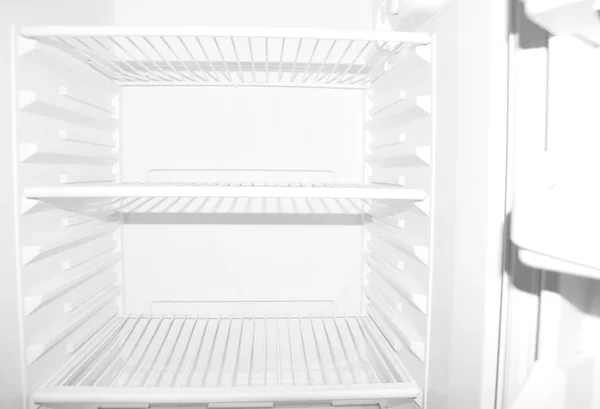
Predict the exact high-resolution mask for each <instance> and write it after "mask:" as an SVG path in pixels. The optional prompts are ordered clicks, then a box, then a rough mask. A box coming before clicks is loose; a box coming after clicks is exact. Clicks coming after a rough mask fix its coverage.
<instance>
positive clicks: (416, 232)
mask: <svg viewBox="0 0 600 409" xmlns="http://www.w3.org/2000/svg"><path fill="white" fill-rule="evenodd" d="M259 3H260V4H262V3H264V2H257V4H259ZM119 7H124V6H119ZM326 11H327V10H326V9H325V10H322V12H323V13H325V12H326ZM120 13H121V14H117V15H118V16H119V15H120V16H122V17H123V21H124V22H128V21H129V20H128V18H129V17H128V16H129V15H134V13H133V10H127V9H126V8H125V9H123V10H121V11H120ZM217 14H218V13H217ZM344 15H345V17H344V18H343V19H341V17H339V15H338V19H341V20H337V23H335V24H332V25H333V26H336V25H337V26H339V27H341V28H354V29H356V28H360V29H365V28H369V27H370V26H371V24H372V23H371V17H370V16H371V14H370V7H361V6H359V5H358V4H355V7H354V8H351V7H349V8H348V9H347V11H346V13H345V14H344ZM315 18H316V19H317V20H318V17H315ZM298 21H304V20H300V19H299V20H298ZM327 21H329V20H327ZM117 23H119V21H117ZM136 23H137V22H136ZM147 23H148V24H153V23H155V22H154V21H149V22H147ZM315 24H317V23H315ZM292 26H293V25H292ZM149 27H150V29H151V26H149ZM328 28H336V27H328ZM87 29H88V30H92V31H93V30H94V28H93V27H91V28H87ZM52 30H55V31H52ZM68 30H72V31H77V29H76V28H71V29H64V30H63V31H65V32H68ZM120 30H125V31H126V28H125V29H123V28H121V29H120ZM132 30H133V29H132ZM205 30H207V29H206V28H205ZM44 31H46V32H48V33H52V32H55V33H56V32H60V31H61V29H60V28H58V29H56V28H52V27H37V28H36V27H32V28H25V29H24V31H23V32H24V34H25V35H27V33H29V34H30V35H29V37H30V38H24V37H21V38H19V39H18V51H17V52H18V59H17V63H16V64H17V72H18V77H17V81H18V82H17V89H18V108H19V112H18V118H17V124H18V129H17V135H18V140H19V143H20V160H21V164H20V166H19V184H20V189H22V191H23V194H24V198H23V200H22V209H21V210H22V214H21V217H20V223H21V231H22V239H21V260H22V264H23V270H24V274H23V277H24V278H23V290H22V291H23V298H24V305H25V314H26V324H25V339H26V344H27V346H26V348H27V360H28V365H29V367H28V374H29V375H28V385H29V386H30V389H31V391H32V392H33V394H32V399H33V401H34V402H35V403H39V404H44V405H45V406H48V407H57V408H58V407H68V405H70V404H82V405H90V407H94V405H99V404H101V405H109V404H116V403H118V404H127V405H138V404H152V405H176V404H179V403H187V404H199V405H215V404H224V405H227V404H234V403H235V404H242V405H251V404H255V405H256V404H267V405H268V404H273V403H274V402H275V403H276V402H288V403H289V402H299V401H300V402H304V401H306V402H315V401H317V402H323V401H325V402H329V403H333V404H336V405H345V404H349V403H352V404H361V403H362V404H380V403H382V402H383V401H385V400H388V399H389V400H391V401H393V402H397V403H406V402H412V401H413V400H415V399H416V402H418V403H422V394H421V391H422V390H423V388H425V359H426V348H427V342H428V339H427V319H428V318H427V310H428V294H429V248H430V219H429V216H430V206H431V201H430V199H429V196H430V195H431V188H432V186H431V177H432V173H431V165H432V140H433V139H432V119H431V93H432V85H431V75H432V71H431V68H430V65H431V64H430V63H431V59H430V54H431V48H430V46H428V45H423V44H422V39H423V37H422V36H417V37H415V38H418V39H419V41H415V42H414V44H412V46H411V47H410V48H407V49H406V50H404V53H403V54H402V57H403V58H402V60H401V61H400V60H398V61H395V62H397V64H393V65H392V64H389V65H386V69H385V72H384V73H383V74H382V75H380V76H377V75H376V74H378V71H372V73H373V74H375V75H373V76H371V77H369V79H368V81H364V82H363V83H361V85H362V86H363V88H364V87H367V86H368V88H366V89H339V88H341V87H339V86H327V85H328V84H325V83H318V82H317V83H315V84H313V85H314V87H302V88H301V89H300V88H299V87H283V86H282V87H277V86H269V87H268V88H265V87H244V86H240V87H233V86H215V87H195V86H190V87H186V86H169V84H165V83H162V82H161V83H158V84H153V85H155V86H152V87H139V86H137V85H140V84H137V83H136V84H134V85H136V86H130V87H128V86H126V85H127V84H125V83H124V82H122V85H123V86H122V87H118V86H117V84H115V83H113V82H111V81H109V80H108V79H107V78H106V77H105V76H103V75H101V74H99V73H98V72H95V71H94V70H90V69H89V67H86V66H85V63H86V61H83V62H82V61H77V60H76V59H73V58H71V56H68V55H67V54H70V53H69V52H67V53H65V52H63V51H65V50H62V51H59V50H56V49H55V48H54V47H52V46H50V45H56V44H53V42H54V43H55V39H54V38H53V39H52V41H36V39H35V36H34V35H32V33H37V34H38V35H40V36H41V37H43V33H44ZM133 31H135V30H133ZM208 31H210V30H208ZM297 31H298V32H299V33H302V30H301V29H298V30H297ZM40 33H41V34H40ZM238 33H239V34H238V35H240V36H242V35H243V29H240V30H238ZM87 34H89V33H87V32H85V30H83V31H82V34H81V35H84V36H85V35H87ZM311 35H314V32H311ZM53 37H55V36H53ZM383 42H385V40H384V41H383ZM383 42H382V41H379V42H377V41H375V42H374V44H373V46H374V47H377V46H379V47H385V44H383ZM67 51H68V50H67ZM385 52H387V51H385V50H384V52H383V53H384V54H385ZM90 65H91V66H92V68H94V67H93V64H92V63H90ZM225 66H228V65H227V64H225ZM225 66H224V67H225ZM317 66H319V65H318V64H317ZM161 68H164V69H166V68H165V67H163V66H161ZM359 69H360V68H359ZM217 71H218V70H217ZM388 71H389V72H388ZM293 74H294V68H293V67H292V68H291V75H293ZM316 75H318V73H316ZM109 77H110V76H109ZM375 77H377V78H375ZM223 78H225V75H223ZM113 79H114V78H113ZM370 81H374V82H373V84H371V83H370ZM117 82H119V81H117ZM180 85H181V84H180ZM235 85H240V84H235ZM334 85H335V84H334ZM355 88H356V87H355ZM147 182H151V184H148V183H147ZM152 183H154V184H152ZM248 183H256V184H258V185H260V186H259V187H248ZM132 186H133V187H134V188H135V189H138V190H135V192H134V191H132V190H128V189H130V187H132ZM157 186H158V187H157ZM215 187H217V188H218V189H220V190H214V189H213V188H215ZM121 188H123V190H118V189H121ZM77 189H79V190H77ZM115 189H116V190H115ZM152 189H154V190H152ZM174 189H175V190H174ZM177 189H179V190H177ZM181 189H183V190H181ZM186 189H187V190H186ZM210 189H213V190H210ZM244 189H256V190H257V191H258V193H251V194H249V193H247V192H248V191H247V190H244ZM261 189H262V190H261ZM174 191H175V192H179V193H173V192H174ZM181 192H183V193H181ZM207 192H208V193H207ZM214 192H217V193H214ZM219 192H227V193H226V194H225V193H224V194H219ZM253 192H254V191H253ZM290 192H294V193H290ZM304 192H308V193H304ZM249 197H251V199H252V200H250V199H248V198H249ZM242 202H243V203H246V205H245V207H244V206H241V205H240V203H242ZM182 203H183V204H185V206H188V207H187V209H189V208H193V209H195V210H191V211H190V210H187V211H184V210H183V204H182ZM140 314H141V315H140ZM150 316H152V317H154V318H149V317H150ZM184 316H185V317H184ZM136 320H137V321H136ZM290 320H291V321H290ZM198 322H200V324H198ZM221 322H223V323H226V324H223V326H220V324H219V323H221ZM257 322H258V323H259V324H258V325H259V332H260V331H261V330H260V328H262V330H263V331H264V335H263V336H262V338H261V337H260V336H257V338H256V339H255V338H248V337H250V336H252V337H254V332H252V333H250V332H248V331H249V329H248V327H245V328H246V329H245V330H243V328H244V327H243V326H244V325H246V326H248V325H256V323H257ZM267 322H269V324H267ZM280 322H281V326H280ZM290 322H291V323H290ZM48 323H52V325H49V324H48ZM140 323H141V324H140ZM283 323H286V324H283ZM138 324H140V326H139V327H138ZM184 324H185V325H184ZM196 324H198V325H204V330H206V328H208V327H209V324H210V328H212V329H211V330H210V331H212V333H210V331H209V335H206V332H201V330H200V328H201V327H198V328H197V329H196V327H193V328H194V329H189V332H187V333H186V334H187V336H188V338H187V340H186V338H185V336H186V334H184V335H183V336H182V335H181V334H182V333H184V332H185V331H188V329H187V328H188V327H189V328H191V326H192V325H196ZM144 325H145V326H144ZM213 325H214V326H215V327H214V328H213ZM260 325H263V327H260ZM285 325H287V327H286V326H285ZM315 325H317V328H316V329H315ZM342 325H345V326H346V327H342V328H338V326H342ZM184 326H185V328H186V330H185V331H184V329H183V328H184ZM148 328H150V329H149V330H148ZM268 328H270V329H268ZM290 328H293V329H290ZM130 330H131V331H130ZM196 330H197V332H195V331H196ZM280 330H281V332H282V334H283V335H281V337H283V338H280V334H279V331H280ZM287 330H289V331H292V332H294V331H295V333H293V334H292V333H289V334H287V335H285V332H286V331H287ZM244 331H246V332H244ZM271 331H272V332H271ZM344 331H345V332H344ZM132 334H133V335H132ZM211 334H212V335H211ZM250 334H252V335H250ZM286 336H287V338H286ZM204 337H206V341H204V339H205V338H204ZM236 337H237V338H236ZM305 337H307V339H308V341H307V339H305ZM311 338H312V339H311ZM203 342H206V344H204V343H203ZM286 342H287V344H288V346H283V344H285V343H286ZM280 343H282V344H280ZM305 343H306V344H305ZM308 343H310V344H308ZM190 345H191V347H190ZM236 347H239V348H245V349H247V353H246V354H245V353H242V352H240V350H236ZM254 348H259V349H260V351H259V352H256V354H257V356H256V359H257V360H261V359H262V360H263V362H261V363H260V365H259V364H258V363H254V364H252V363H251V362H250V361H245V359H246V357H247V354H250V356H251V357H252V356H253V355H252V352H251V351H253V349H254ZM279 348H289V349H288V350H287V355H286V353H285V352H284V351H283V350H280V349H279ZM219 350H220V351H222V352H220V353H217V352H215V351H219ZM224 351H230V352H228V353H225V352H224ZM292 351H294V353H292ZM195 352H197V353H198V355H202V356H203V357H204V358H202V359H206V361H205V362H204V363H202V362H203V361H202V360H200V361H199V362H200V363H198V362H196V361H195V360H194V359H195V358H194V353H195ZM261 354H262V355H261ZM174 356H175V358H173V357H174ZM102 357H104V358H102ZM177 357H179V358H180V359H181V360H180V361H178V360H177ZM240 357H242V358H240ZM220 359H222V361H221V362H219V360H220ZM250 359H252V358H250ZM294 359H296V360H299V361H297V362H295V363H292V362H293V360H294ZM213 360H215V362H213ZM178 363H179V364H178ZM246 365H248V368H249V369H248V368H246V369H245V370H244V372H243V373H244V374H245V375H238V374H237V373H238V371H239V372H240V374H241V373H242V371H241V369H240V368H241V366H246ZM294 365H296V366H294ZM302 365H303V366H302ZM115 368H119V369H115ZM161 368H162V369H161ZM94 371H100V372H99V373H97V372H94ZM161 371H162V372H161ZM169 371H173V372H169ZM186 371H187V372H186ZM155 373H159V374H161V375H158V376H159V378H156V383H155V384H149V382H146V381H148V380H149V379H151V377H152V376H154V374H155ZM248 374H249V375H248ZM311 374H312V375H311ZM86 376H87V377H88V378H85V379H87V380H89V379H94V381H90V382H87V381H81V378H78V377H86ZM138 376H141V377H142V378H141V379H143V381H142V383H141V384H140V385H136V384H134V383H135V382H136V379H138V378H137V377H138ZM177 376H179V377H180V378H182V379H186V377H187V379H196V378H197V379H198V380H199V381H198V382H199V383H198V382H196V383H194V382H191V383H184V384H183V385H166V384H165V385H163V384H161V383H160V382H158V380H159V379H161V381H162V380H164V379H171V378H169V377H177ZM238 376H239V377H238ZM244 376H245V377H244ZM160 377H162V378H160ZM261 377H262V380H261V379H260V378H261ZM301 377H304V378H302V379H303V380H300V379H301ZM152 379H153V378H152ZM203 379H204V380H203ZM206 379H209V381H207V382H208V383H206V382H205V380H206ZM223 379H225V380H223ZM75 380H77V381H75ZM223 382H224V383H223ZM244 382H245V383H246V385H244ZM349 385H352V387H349ZM140 387H147V388H146V389H143V390H141V389H139V388H140ZM163 388H164V389H163Z"/></svg>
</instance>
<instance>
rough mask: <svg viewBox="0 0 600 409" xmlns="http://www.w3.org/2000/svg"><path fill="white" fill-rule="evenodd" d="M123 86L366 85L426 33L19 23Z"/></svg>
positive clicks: (426, 40) (27, 31) (25, 31)
mask: <svg viewBox="0 0 600 409" xmlns="http://www.w3.org/2000/svg"><path fill="white" fill-rule="evenodd" d="M22 34H23V35H24V36H25V37H27V38H30V39H35V40H38V41H40V42H42V43H44V44H47V45H50V46H52V47H55V48H58V49H60V50H62V51H64V52H66V53H68V54H69V55H71V56H73V57H75V58H77V59H79V60H81V61H84V62H85V63H86V64H88V65H89V66H91V67H92V68H93V69H95V70H96V71H98V72H100V73H102V74H103V75H105V76H107V77H108V78H110V79H111V80H113V81H115V82H117V83H120V84H122V85H164V84H168V85H226V86H232V85H233V86H248V85H251V86H299V87H325V88H365V87H367V86H368V85H369V84H370V83H372V82H373V81H375V80H377V79H378V78H379V77H381V76H382V75H383V74H384V73H385V72H387V71H389V70H390V69H391V68H393V67H394V66H395V65H396V64H398V62H399V61H400V60H401V58H402V57H403V56H404V55H405V54H406V52H407V51H408V50H409V49H411V48H413V47H416V46H419V45H424V44H428V43H429V42H430V38H429V36H428V35H427V34H424V33H400V32H376V31H367V30H309V29H281V28H241V27H237V28H217V27H212V28H210V27H206V28H164V27H163V28H159V27H154V28H143V27H94V26H88V27H68V26H67V27H46V26H31V27H24V28H23V29H22Z"/></svg>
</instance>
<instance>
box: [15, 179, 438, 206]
mask: <svg viewBox="0 0 600 409" xmlns="http://www.w3.org/2000/svg"><path fill="white" fill-rule="evenodd" d="M25 196H26V197H28V198H29V199H53V198H55V199H59V198H131V197H146V198H150V197H232V198H235V197H248V198H253V197H257V198H317V199H318V198H322V199H390V200H408V201H420V200H423V199H425V197H426V194H425V192H424V191H422V190H417V189H405V188H403V187H402V186H398V185H387V184H370V185H365V184H348V183H335V184H333V183H327V184H325V183H255V182H213V183H179V182H172V183H166V182H163V183H72V184H68V185H58V186H41V187H29V188H26V189H25Z"/></svg>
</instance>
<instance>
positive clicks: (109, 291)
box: [64, 275, 122, 313]
mask: <svg viewBox="0 0 600 409" xmlns="http://www.w3.org/2000/svg"><path fill="white" fill-rule="evenodd" d="M118 284H119V283H118V280H117V276H116V275H111V276H109V277H107V278H106V279H103V280H100V282H98V283H94V286H95V288H93V289H92V291H87V292H86V293H85V294H83V295H81V296H79V297H77V298H75V299H73V300H71V301H67V302H65V306H64V311H65V312H67V313H70V312H73V311H75V310H77V309H78V308H80V307H81V306H82V305H84V304H85V303H87V302H91V301H92V300H94V299H95V298H98V297H101V296H105V295H110V296H111V297H113V298H115V297H117V296H118V295H119V294H121V292H122V290H121V288H120V287H119V285H118Z"/></svg>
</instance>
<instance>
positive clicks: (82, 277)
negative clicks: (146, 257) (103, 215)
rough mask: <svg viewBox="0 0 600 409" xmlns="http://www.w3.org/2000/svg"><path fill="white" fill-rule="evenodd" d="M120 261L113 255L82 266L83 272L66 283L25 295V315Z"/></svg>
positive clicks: (118, 256)
mask: <svg viewBox="0 0 600 409" xmlns="http://www.w3.org/2000/svg"><path fill="white" fill-rule="evenodd" d="M120 260H121V257H120V255H113V256H111V257H109V258H107V259H106V260H101V261H100V262H98V263H97V264H94V265H92V266H91V267H89V268H85V269H84V268H83V267H87V266H83V267H82V268H81V269H82V270H84V271H83V272H81V273H79V272H78V271H77V272H76V274H74V276H73V277H72V278H70V279H69V280H68V281H63V282H62V283H59V284H58V285H49V284H46V287H49V288H47V289H45V290H38V293H37V294H34V295H26V296H25V297H24V313H25V315H30V314H31V313H33V312H34V311H36V310H37V309H39V308H40V307H43V306H44V305H46V304H48V303H50V302H52V301H54V300H56V299H57V298H59V297H61V296H63V295H65V294H66V293H68V292H69V291H72V290H74V289H76V288H77V287H79V286H81V285H82V284H84V283H85V282H87V281H88V280H90V279H91V278H93V277H96V276H98V275H99V274H101V273H103V272H105V271H107V270H108V269H110V268H112V267H113V266H115V265H116V264H117V263H118V262H119V261H120Z"/></svg>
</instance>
